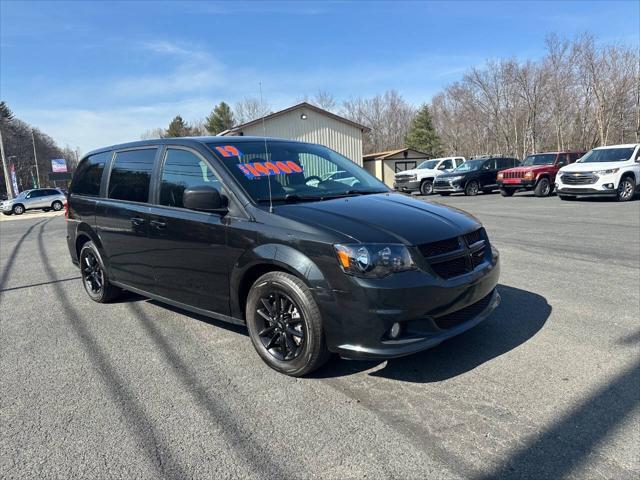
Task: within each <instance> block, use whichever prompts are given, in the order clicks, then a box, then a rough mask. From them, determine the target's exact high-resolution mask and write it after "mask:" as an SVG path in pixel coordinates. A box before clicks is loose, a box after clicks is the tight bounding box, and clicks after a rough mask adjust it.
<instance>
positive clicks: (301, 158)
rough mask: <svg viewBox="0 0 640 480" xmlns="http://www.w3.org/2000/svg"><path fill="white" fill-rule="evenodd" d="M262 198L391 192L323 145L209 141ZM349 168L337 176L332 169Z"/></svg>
mask: <svg viewBox="0 0 640 480" xmlns="http://www.w3.org/2000/svg"><path fill="white" fill-rule="evenodd" d="M208 145H209V147H210V148H211V150H212V151H213V152H214V153H215V154H216V155H217V157H218V158H219V159H220V160H221V161H222V163H223V164H224V165H225V167H226V168H227V170H228V171H229V172H230V173H231V175H233V177H235V179H236V180H237V181H238V183H239V184H240V185H241V186H242V188H243V189H244V190H245V191H246V192H247V194H248V195H249V196H250V197H251V198H252V199H253V200H254V201H255V202H257V203H267V202H269V191H271V199H272V200H273V201H274V202H279V201H280V202H283V201H284V202H303V201H316V200H326V199H329V198H339V197H346V196H351V195H366V194H370V193H384V192H388V191H389V188H388V187H387V186H386V185H385V184H384V183H382V182H380V181H379V180H378V179H377V178H375V177H373V176H372V175H370V174H369V173H367V172H366V171H365V170H363V169H362V168H360V167H359V166H358V165H356V164H355V163H353V162H352V161H351V160H349V159H347V158H345V157H343V156H342V155H340V154H339V153H336V152H334V151H333V150H330V149H328V148H326V147H323V146H321V145H316V144H312V143H298V142H286V141H281V140H277V141H274V140H267V142H266V144H265V142H264V141H263V140H256V141H243V142H234V141H233V140H230V141H229V142H225V143H210V144H208ZM335 172H344V173H341V174H340V175H339V177H340V178H335V177H336V175H330V174H331V173H335Z"/></svg>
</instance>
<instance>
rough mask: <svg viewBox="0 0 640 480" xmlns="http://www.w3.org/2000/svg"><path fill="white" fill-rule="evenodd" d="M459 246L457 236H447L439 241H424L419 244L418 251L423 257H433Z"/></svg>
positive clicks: (456, 248)
mask: <svg viewBox="0 0 640 480" xmlns="http://www.w3.org/2000/svg"><path fill="white" fill-rule="evenodd" d="M459 248H460V240H459V239H458V237H453V238H448V239H447V240H440V241H439V242H433V243H426V244H424V245H420V253H422V254H423V255H424V256H425V257H433V256H435V255H442V254H444V253H449V252H453V251H455V250H458V249H459Z"/></svg>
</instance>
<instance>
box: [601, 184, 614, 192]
mask: <svg viewBox="0 0 640 480" xmlns="http://www.w3.org/2000/svg"><path fill="white" fill-rule="evenodd" d="M602 186H603V187H604V188H606V189H607V190H613V183H605V184H604V185H602Z"/></svg>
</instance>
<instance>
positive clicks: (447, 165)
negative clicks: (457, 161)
mask: <svg viewBox="0 0 640 480" xmlns="http://www.w3.org/2000/svg"><path fill="white" fill-rule="evenodd" d="M452 168H453V161H451V160H444V161H443V162H442V163H441V164H440V166H439V167H438V169H439V170H450V169H452Z"/></svg>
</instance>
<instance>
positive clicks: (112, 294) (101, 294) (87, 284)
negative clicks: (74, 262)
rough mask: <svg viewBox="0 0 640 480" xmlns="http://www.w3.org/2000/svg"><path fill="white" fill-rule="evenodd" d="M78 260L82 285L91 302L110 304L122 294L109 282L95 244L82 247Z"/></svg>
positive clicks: (91, 243)
mask: <svg viewBox="0 0 640 480" xmlns="http://www.w3.org/2000/svg"><path fill="white" fill-rule="evenodd" d="M78 259H79V263H80V274H81V276H82V284H83V285H84V289H85V291H86V292H87V295H89V298H90V299H91V300H93V301H94V302H98V303H108V302H110V301H111V300H113V299H114V298H116V297H117V296H118V295H119V294H120V292H121V290H120V289H119V288H118V287H116V286H115V285H112V284H111V282H109V277H108V276H107V271H106V269H105V268H104V263H103V262H102V257H100V252H98V249H97V248H96V246H95V244H94V243H93V242H87V243H85V244H84V245H83V246H82V249H81V250H80V255H79V257H78Z"/></svg>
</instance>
